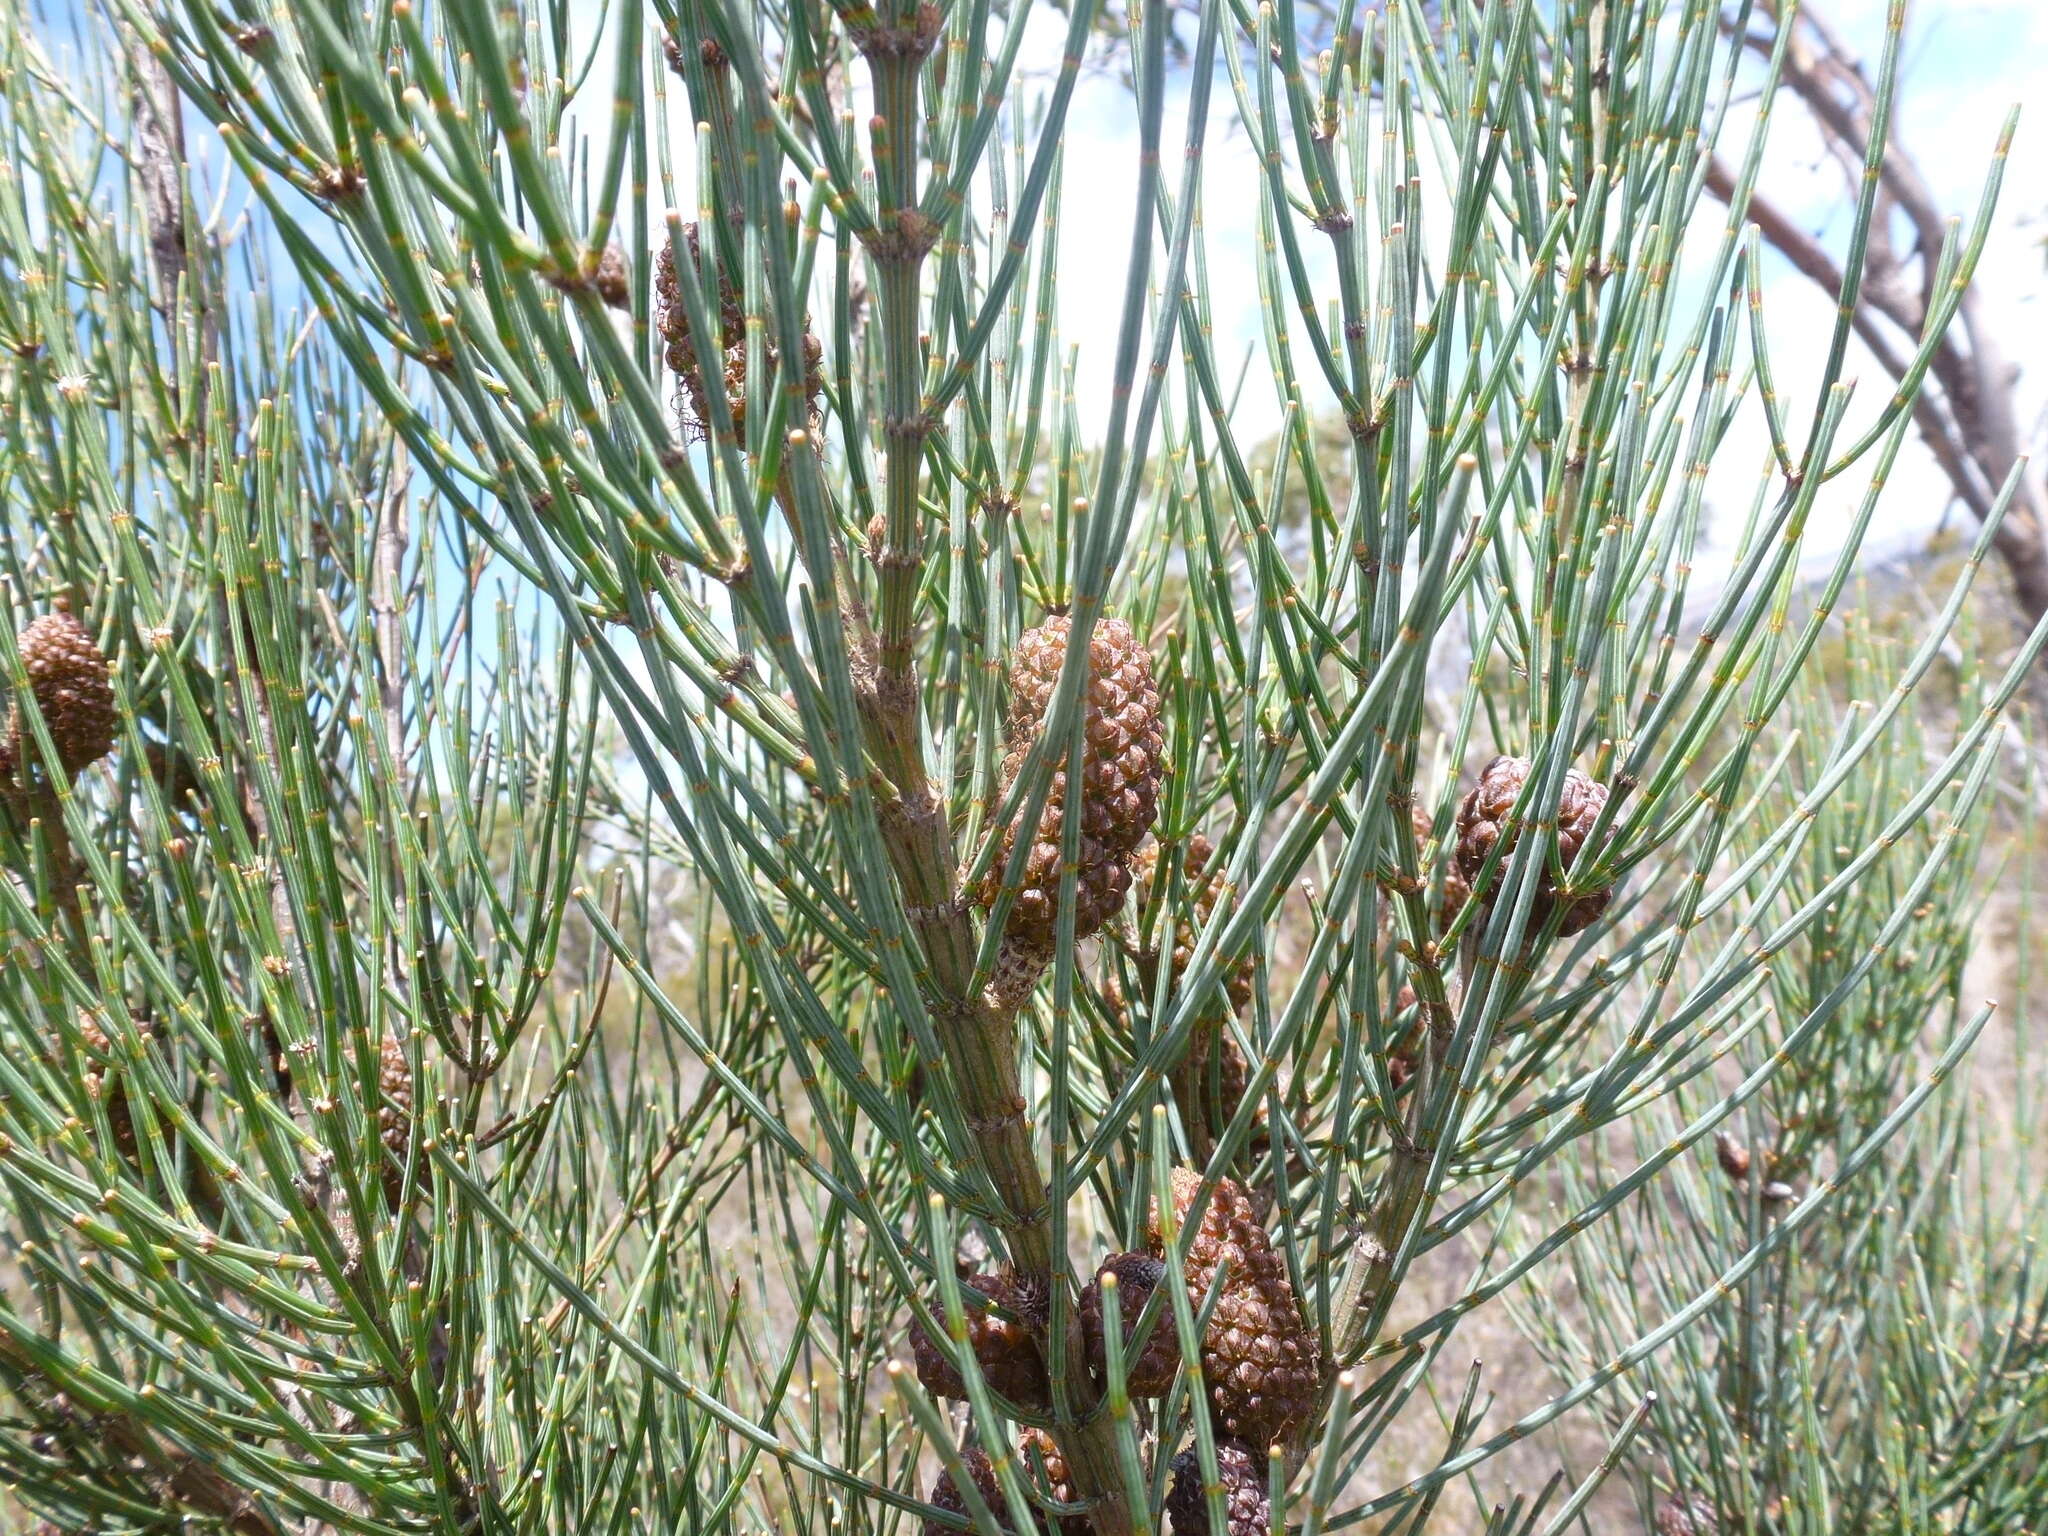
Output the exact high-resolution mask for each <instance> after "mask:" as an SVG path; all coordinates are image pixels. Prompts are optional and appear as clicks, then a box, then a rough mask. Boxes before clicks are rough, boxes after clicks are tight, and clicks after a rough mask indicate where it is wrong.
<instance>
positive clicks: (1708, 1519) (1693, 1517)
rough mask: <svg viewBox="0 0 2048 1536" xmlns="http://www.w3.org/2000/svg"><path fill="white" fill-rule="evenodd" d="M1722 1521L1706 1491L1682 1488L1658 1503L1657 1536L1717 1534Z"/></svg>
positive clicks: (1708, 1535)
mask: <svg viewBox="0 0 2048 1536" xmlns="http://www.w3.org/2000/svg"><path fill="white" fill-rule="evenodd" d="M1720 1529H1721V1524H1720V1521H1719V1520H1717V1519H1716V1518H1715V1516H1714V1504H1713V1501H1712V1500H1711V1499H1709V1498H1708V1497H1707V1496H1706V1495H1705V1494H1704V1493H1700V1492H1698V1491H1696V1490H1681V1491H1680V1492H1678V1493H1673V1494H1669V1495H1667V1496H1666V1497H1665V1498H1664V1499H1663V1500H1662V1501H1661V1502H1660V1503H1659V1504H1658V1505H1657V1536H1717V1533H1718V1532H1719V1531H1720Z"/></svg>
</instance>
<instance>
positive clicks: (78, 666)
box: [0, 610, 118, 776]
mask: <svg viewBox="0 0 2048 1536" xmlns="http://www.w3.org/2000/svg"><path fill="white" fill-rule="evenodd" d="M15 644H16V645H17V646H19V647H20V649H21V664H22V666H23V668H24V669H25V670H26V671H27V673H28V685H29V692H30V693H31V694H32V695H33V696H34V698H35V701H36V707H37V708H38V709H40V710H41V711H42V715H43V722H44V724H46V725H47V726H48V727H49V729H50V739H51V740H52V741H53V742H54V743H55V744H56V747H57V758H58V762H59V763H60V765H61V766H62V767H63V770H64V772H65V773H67V774H70V775H73V776H76V775H77V774H78V773H80V772H82V771H83V770H84V769H86V768H89V767H91V766H92V765H93V764H94V763H96V762H98V761H99V760H100V759H101V758H103V757H105V756H106V755H107V754H108V753H109V752H111V751H113V749H114V733H115V727H116V724H117V719H118V717H117V715H116V713H115V710H114V689H113V685H112V684H111V683H110V682H109V681H108V679H107V658H106V656H105V655H104V654H102V653H101V651H100V648H99V647H98V646H97V645H96V644H94V643H93V638H92V636H91V635H90V634H88V633H87V632H86V629H85V626H84V625H83V624H80V623H79V622H78V620H76V619H74V618H73V617H72V616H71V615H70V614H68V613H65V612H63V611H62V610H59V611H58V612H56V613H46V614H44V615H43V616H42V617H41V618H38V619H35V620H33V621H32V622H31V623H30V624H29V626H28V627H27V628H26V629H24V630H23V631H22V632H21V634H20V635H19V636H18V637H17V638H16V640H15ZM28 731H29V727H28V723H27V722H26V721H24V720H23V719H22V718H21V714H20V710H19V708H18V707H17V708H16V710H15V711H14V714H13V718H12V720H11V722H10V726H9V729H8V733H7V735H8V741H7V743H6V759H7V760H6V762H5V764H4V765H0V766H4V767H5V769H6V770H7V771H8V773H9V774H10V775H11V773H12V770H13V768H14V766H15V763H16V762H17V761H18V760H19V759H21V758H24V757H26V758H30V759H32V758H33V755H34V754H33V750H32V749H26V748H24V746H23V745H22V743H23V742H24V740H25V739H26V737H27V735H28Z"/></svg>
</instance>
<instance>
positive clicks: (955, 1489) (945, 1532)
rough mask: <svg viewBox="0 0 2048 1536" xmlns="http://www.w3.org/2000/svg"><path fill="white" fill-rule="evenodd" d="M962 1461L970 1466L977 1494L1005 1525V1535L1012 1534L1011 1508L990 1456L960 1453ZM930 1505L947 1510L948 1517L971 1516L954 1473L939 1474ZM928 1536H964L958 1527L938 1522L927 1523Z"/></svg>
mask: <svg viewBox="0 0 2048 1536" xmlns="http://www.w3.org/2000/svg"><path fill="white" fill-rule="evenodd" d="M960 1460H961V1461H962V1462H963V1463H964V1464H965V1465H966V1468H967V1475H968V1477H970V1478H971V1479H973V1481H974V1487H975V1490H976V1491H977V1492H978V1493H980V1495H981V1497H982V1502H983V1503H985V1504H987V1505H988V1507H989V1513H991V1514H993V1515H994V1516H995V1517H996V1519H997V1520H998V1521H1000V1522H1001V1523H1002V1527H1003V1529H1004V1530H1005V1531H1008V1530H1011V1529H1012V1527H1011V1525H1010V1522H1009V1517H1008V1510H1009V1505H1008V1504H1007V1503H1006V1502H1005V1501H1004V1499H1003V1490H1002V1489H1001V1488H1000V1487H999V1486H997V1483H996V1469H995V1468H994V1467H993V1466H991V1465H990V1464H989V1459H988V1452H986V1451H980V1450H972V1451H962V1452H961V1453H960ZM927 1502H928V1503H930V1504H931V1505H932V1506H933V1507H934V1508H937V1509H943V1510H945V1511H946V1512H947V1513H948V1514H952V1515H965V1514H967V1513H968V1503H967V1499H966V1497H965V1496H964V1495H963V1494H962V1493H961V1492H960V1485H959V1484H958V1483H956V1482H954V1481H953V1474H952V1473H950V1472H943V1471H942V1472H940V1473H939V1475H938V1479H937V1480H936V1481H935V1482H934V1483H933V1484H932V1491H931V1495H930V1497H929V1499H928V1500H927ZM924 1536H960V1532H959V1530H958V1528H957V1527H955V1526H950V1525H946V1524H944V1523H942V1522H940V1521H937V1520H927V1521H925V1522H924Z"/></svg>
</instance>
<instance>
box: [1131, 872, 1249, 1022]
mask: <svg viewBox="0 0 2048 1536" xmlns="http://www.w3.org/2000/svg"><path fill="white" fill-rule="evenodd" d="M1215 852H1216V845H1215V844H1214V843H1212V842H1210V841H1209V839H1208V838H1206V837H1204V836H1202V834H1201V833H1199V832H1197V833H1196V834H1195V835H1194V836H1193V837H1191V838H1189V839H1188V846H1187V852H1186V854H1185V855H1184V856H1183V857H1182V859H1181V873H1182V880H1181V892H1182V898H1183V906H1182V910H1181V911H1180V912H1178V913H1175V914H1173V916H1172V922H1173V951H1172V954H1171V955H1170V956H1169V957H1168V963H1169V964H1170V965H1171V966H1172V974H1173V980H1174V985H1175V986H1176V987H1178V986H1179V985H1180V978H1181V976H1182V974H1183V973H1184V972H1186V970H1187V968H1188V967H1189V966H1190V965H1192V964H1193V963H1194V959H1195V941H1196V939H1198V938H1199V937H1201V933H1202V930H1203V929H1204V928H1205V927H1207V926H1208V924H1209V920H1210V918H1212V917H1213V916H1215V913H1216V909H1217V908H1218V907H1219V906H1222V905H1224V903H1225V901H1226V899H1227V898H1228V897H1229V896H1230V894H1231V890H1230V882H1229V881H1228V880H1226V879H1224V878H1223V871H1222V870H1221V869H1220V868H1219V869H1213V870H1209V869H1206V866H1207V865H1208V863H1209V861H1210V859H1211V858H1212V857H1214V855H1215ZM1205 870H1206V872H1205ZM1131 876H1132V881H1133V883H1134V884H1135V885H1136V886H1137V888H1138V900H1139V901H1140V902H1141V903H1148V902H1150V901H1151V899H1152V895H1153V892H1154V891H1155V890H1157V891H1159V893H1160V894H1161V896H1162V897H1163V896H1164V894H1165V886H1166V884H1167V877H1166V874H1165V872H1164V871H1163V870H1162V869H1161V868H1160V865H1159V845H1158V844H1157V843H1148V844H1146V845H1145V846H1144V847H1143V848H1141V849H1139V850H1138V852H1137V853H1136V854H1135V855H1134V856H1133V857H1132V859H1131ZM1223 990H1224V993H1225V995H1226V996H1228V997H1229V999H1230V1008H1231V1011H1232V1012H1233V1013H1242V1012H1244V1010H1245V1006H1246V1005H1247V1004H1248V1003H1250V1002H1251V1000H1252V962H1251V961H1250V960H1249V959H1238V960H1234V961H1232V962H1231V963H1230V964H1229V965H1228V966H1227V967H1225V969H1224V972H1223Z"/></svg>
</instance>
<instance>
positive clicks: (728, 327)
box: [620, 224, 825, 437]
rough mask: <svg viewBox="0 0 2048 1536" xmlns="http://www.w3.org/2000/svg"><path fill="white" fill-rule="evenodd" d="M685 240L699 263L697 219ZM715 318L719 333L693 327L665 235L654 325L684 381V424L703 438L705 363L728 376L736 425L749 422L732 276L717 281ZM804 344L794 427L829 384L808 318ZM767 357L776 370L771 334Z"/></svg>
mask: <svg viewBox="0 0 2048 1536" xmlns="http://www.w3.org/2000/svg"><path fill="white" fill-rule="evenodd" d="M683 245H684V247H685V248H686V249H687V250H688V252H689V256H690V260H691V261H692V263H696V262H697V261H698V258H699V250H700V247H699V244H698V236H697V226H696V225H695V224H686V225H684V226H683ZM621 265H622V270H621V279H620V287H621V291H622V292H623V289H624V279H623V260H622V264H621ZM713 318H715V320H716V322H717V325H718V334H717V335H716V336H715V337H700V336H698V335H696V334H695V333H694V332H693V331H692V330H691V328H690V311H689V307H688V306H687V305H686V304H684V302H683V295H682V288H681V284H680V282H679V281H678V279H677V277H676V260H675V248H674V247H673V246H672V245H670V244H669V242H667V241H665V240H664V241H663V242H662V243H661V245H660V246H659V247H657V248H656V250H655V253H654V324H655V329H657V330H658V331H660V332H661V338H662V342H663V351H662V356H663V358H664V360H665V361H666V362H667V363H668V366H669V371H670V372H672V373H674V374H675V376H676V378H677V379H678V380H680V381H681V385H682V398H681V401H680V405H681V408H682V417H683V425H684V427H685V429H686V430H688V431H690V432H692V433H694V434H695V435H697V436H699V437H702V436H705V435H707V434H708V433H709V432H710V430H711V387H710V385H709V383H708V382H707V375H706V373H705V368H706V367H707V366H714V367H716V368H717V369H718V370H719V371H720V373H721V374H723V376H724V379H725V399H726V405H727V407H728V408H729V409H730V410H731V412H732V421H733V430H734V431H735V432H738V433H742V434H744V433H745V431H746V425H747V315H746V311H745V309H743V308H742V307H741V305H740V296H739V291H738V290H737V289H736V288H734V287H733V285H732V280H731V279H730V278H728V277H724V276H721V277H720V278H719V280H718V294H717V309H716V313H715V315H714V317H713ZM803 348H804V355H803V390H804V401H805V405H806V410H805V417H806V419H805V420H804V421H801V422H788V423H786V425H788V426H792V427H795V426H805V425H808V422H809V418H810V417H813V416H815V415H816V414H817V409H818V395H819V392H820V391H821V390H823V389H824V387H825V372H824V357H825V349H824V345H823V343H821V342H820V341H819V340H818V338H817V337H816V336H815V335H814V334H813V333H812V332H811V331H810V330H809V328H808V317H806V329H805V331H804V340H803ZM762 357H763V360H764V361H765V363H766V364H767V366H768V368H769V369H770V370H771V371H773V370H774V369H775V367H776V366H777V365H778V363H779V362H780V360H781V352H780V350H779V348H778V347H777V346H776V344H775V341H774V339H773V338H772V337H770V338H769V339H767V340H766V341H765V342H764V343H763V347H762Z"/></svg>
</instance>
